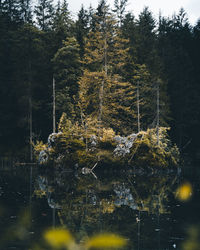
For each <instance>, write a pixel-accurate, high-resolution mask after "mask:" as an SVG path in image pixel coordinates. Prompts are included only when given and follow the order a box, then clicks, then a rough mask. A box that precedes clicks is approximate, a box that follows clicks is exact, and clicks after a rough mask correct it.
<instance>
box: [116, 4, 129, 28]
mask: <svg viewBox="0 0 200 250" xmlns="http://www.w3.org/2000/svg"><path fill="white" fill-rule="evenodd" d="M127 2H128V0H115V1H114V6H115V9H114V10H113V11H114V12H116V14H117V18H118V20H119V21H118V22H119V26H120V27H121V25H122V22H123V19H124V14H125V9H126V5H127Z"/></svg>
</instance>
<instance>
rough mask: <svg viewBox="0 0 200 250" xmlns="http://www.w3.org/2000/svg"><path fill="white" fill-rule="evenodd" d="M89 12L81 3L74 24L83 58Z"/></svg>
mask: <svg viewBox="0 0 200 250" xmlns="http://www.w3.org/2000/svg"><path fill="white" fill-rule="evenodd" d="M88 24H89V14H88V12H87V10H85V9H84V7H83V5H82V7H81V9H80V11H79V13H78V20H77V22H76V25H75V30H76V39H77V41H78V43H79V46H80V57H81V58H83V56H84V53H85V39H86V37H87V34H88V31H89V27H88Z"/></svg>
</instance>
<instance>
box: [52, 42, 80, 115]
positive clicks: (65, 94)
mask: <svg viewBox="0 0 200 250" xmlns="http://www.w3.org/2000/svg"><path fill="white" fill-rule="evenodd" d="M53 65H54V77H55V81H56V109H57V116H58V117H60V116H61V114H62V113H63V112H65V113H67V115H68V117H70V116H71V115H73V111H74V104H75V97H76V96H77V93H78V83H77V82H78V78H79V76H80V74H81V69H80V66H81V65H80V56H79V46H78V43H77V41H76V39H75V38H74V37H71V38H68V39H67V40H66V41H64V42H63V47H62V48H60V49H59V50H58V51H57V53H56V54H55V56H54V58H53Z"/></svg>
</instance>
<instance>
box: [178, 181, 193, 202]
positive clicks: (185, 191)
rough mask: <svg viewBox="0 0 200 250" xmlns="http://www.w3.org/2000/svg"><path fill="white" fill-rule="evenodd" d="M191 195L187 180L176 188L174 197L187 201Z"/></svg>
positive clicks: (190, 187)
mask: <svg viewBox="0 0 200 250" xmlns="http://www.w3.org/2000/svg"><path fill="white" fill-rule="evenodd" d="M191 195H192V186H191V184H190V183H189V182H186V183H183V184H182V185H181V186H179V187H178V188H177V190H176V197H177V198H178V199H179V200H181V201H187V200H189V199H190V197H191Z"/></svg>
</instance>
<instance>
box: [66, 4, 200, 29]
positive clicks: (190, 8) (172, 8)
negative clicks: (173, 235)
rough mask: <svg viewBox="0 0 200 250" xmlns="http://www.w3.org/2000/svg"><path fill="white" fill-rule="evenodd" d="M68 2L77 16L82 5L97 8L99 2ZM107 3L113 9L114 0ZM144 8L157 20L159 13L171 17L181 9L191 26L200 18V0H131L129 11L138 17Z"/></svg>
mask: <svg viewBox="0 0 200 250" xmlns="http://www.w3.org/2000/svg"><path fill="white" fill-rule="evenodd" d="M67 2H68V3H69V10H70V11H72V13H73V14H74V15H75V16H76V13H77V12H78V11H79V10H80V8H81V5H82V4H83V5H84V7H85V8H88V7H89V6H90V4H92V6H93V7H94V8H95V7H97V5H98V2H99V0H68V1H67ZM107 2H108V3H109V4H110V6H111V7H112V6H113V3H114V0H107ZM144 6H148V7H149V9H150V10H151V11H152V12H153V14H154V17H155V18H158V16H159V11H161V13H162V15H163V16H170V17H171V16H172V15H173V14H174V13H178V12H179V10H180V8H181V7H183V8H184V9H185V11H186V12H187V14H188V18H189V21H190V23H191V24H193V25H194V24H195V23H196V21H197V19H198V18H200V0H129V1H128V5H127V10H129V11H133V13H134V15H135V16H136V17H137V15H138V14H139V13H140V12H141V11H142V10H143V8H144Z"/></svg>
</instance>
